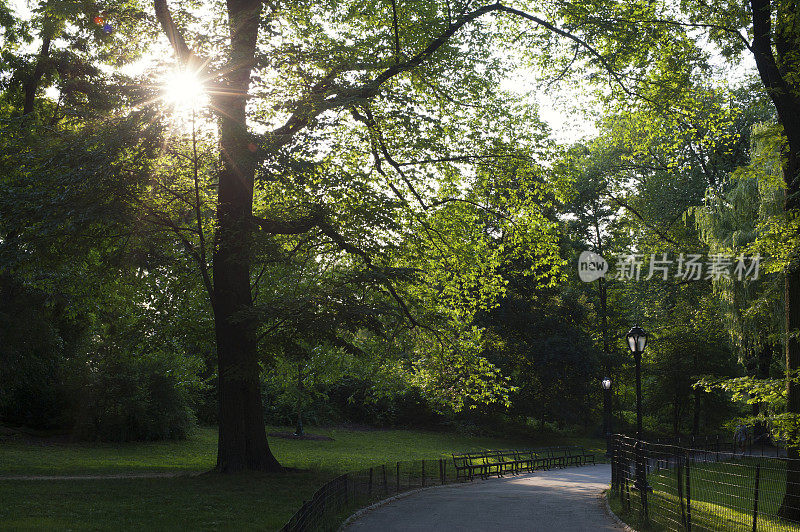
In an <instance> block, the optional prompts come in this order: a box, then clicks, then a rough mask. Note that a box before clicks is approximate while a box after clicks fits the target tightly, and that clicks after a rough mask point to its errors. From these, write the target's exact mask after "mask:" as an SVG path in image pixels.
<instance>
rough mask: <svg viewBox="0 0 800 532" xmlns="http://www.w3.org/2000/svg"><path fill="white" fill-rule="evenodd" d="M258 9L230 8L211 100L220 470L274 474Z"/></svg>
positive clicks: (246, 4)
mask: <svg viewBox="0 0 800 532" xmlns="http://www.w3.org/2000/svg"><path fill="white" fill-rule="evenodd" d="M260 7H261V2H259V1H253V0H247V1H236V0H228V15H229V18H230V20H229V24H230V33H231V55H230V59H229V63H228V69H227V74H226V75H225V76H224V80H223V83H222V87H221V90H219V91H218V94H215V95H213V96H212V101H213V104H214V107H215V109H216V111H217V113H218V116H219V139H220V150H221V157H222V161H223V166H222V169H221V171H220V173H219V197H218V204H217V233H216V248H215V252H214V325H215V328H216V338H217V357H218V363H219V447H218V453H217V470H218V471H221V472H226V473H227V472H235V471H242V470H257V471H276V470H280V469H281V467H280V464H279V463H278V461H277V460H276V459H275V457H274V456H273V455H272V453H271V452H270V449H269V445H268V444H267V436H266V429H265V425H264V412H263V406H262V404H261V390H260V385H259V365H258V356H257V351H256V322H255V319H254V316H253V300H252V294H251V291H250V254H251V234H252V212H253V211H252V209H253V179H254V174H255V163H254V159H253V154H252V153H251V152H250V150H249V149H248V145H249V143H250V138H249V134H248V131H247V126H246V121H245V105H246V97H247V93H248V89H249V85H250V73H251V69H252V65H253V61H254V56H255V45H256V37H257V34H258V20H259V14H260Z"/></svg>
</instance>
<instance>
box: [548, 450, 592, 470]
mask: <svg viewBox="0 0 800 532" xmlns="http://www.w3.org/2000/svg"><path fill="white" fill-rule="evenodd" d="M549 449H550V452H551V455H552V457H553V460H554V462H555V463H556V464H557V465H558V466H559V467H566V466H570V465H576V466H580V465H586V464H587V463H589V462H591V463H593V464H594V463H595V458H594V454H593V453H587V452H586V451H585V450H584V448H583V447H579V446H575V445H573V446H561V447H550V448H549Z"/></svg>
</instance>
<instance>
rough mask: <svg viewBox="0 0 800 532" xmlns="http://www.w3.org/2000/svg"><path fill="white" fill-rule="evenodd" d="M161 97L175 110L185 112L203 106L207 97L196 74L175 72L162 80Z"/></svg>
mask: <svg viewBox="0 0 800 532" xmlns="http://www.w3.org/2000/svg"><path fill="white" fill-rule="evenodd" d="M163 96H164V101H165V102H166V103H167V104H169V105H170V106H172V107H173V108H175V109H176V110H182V111H186V110H192V109H197V108H199V107H202V106H203V105H205V104H206V102H207V96H208V95H207V94H206V90H205V86H204V85H203V81H202V80H201V79H200V78H199V77H198V76H197V73H195V72H191V71H187V70H176V71H174V72H171V73H170V74H169V75H168V76H166V78H165V79H164V85H163Z"/></svg>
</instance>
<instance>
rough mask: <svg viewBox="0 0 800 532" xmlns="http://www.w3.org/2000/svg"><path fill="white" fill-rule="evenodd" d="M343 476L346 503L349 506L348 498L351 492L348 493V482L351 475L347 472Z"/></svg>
mask: <svg viewBox="0 0 800 532" xmlns="http://www.w3.org/2000/svg"><path fill="white" fill-rule="evenodd" d="M343 478H344V505H345V506H347V504H348V502H349V500H348V497H349V493H348V484H349V482H348V480H349V478H350V475H349V474H348V473H345V474H344V475H343Z"/></svg>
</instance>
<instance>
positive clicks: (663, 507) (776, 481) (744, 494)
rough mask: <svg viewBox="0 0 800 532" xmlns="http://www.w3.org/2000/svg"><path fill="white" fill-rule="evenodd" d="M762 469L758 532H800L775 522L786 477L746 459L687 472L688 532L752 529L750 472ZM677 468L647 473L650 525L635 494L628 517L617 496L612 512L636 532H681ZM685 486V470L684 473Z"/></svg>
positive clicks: (768, 463) (777, 466) (765, 462)
mask: <svg viewBox="0 0 800 532" xmlns="http://www.w3.org/2000/svg"><path fill="white" fill-rule="evenodd" d="M758 463H760V464H761V473H760V481H759V496H758V517H757V527H758V530H770V531H771V530H774V531H776V532H777V531H781V532H784V531H786V532H790V531H791V532H800V524H799V523H787V522H785V521H781V520H779V519H778V518H777V512H778V507H779V506H780V504H781V501H782V500H783V495H784V492H785V485H786V484H785V483H786V472H785V469H784V467H783V464H781V463H780V462H779V461H777V460H769V459H761V458H746V459H742V460H735V461H732V462H720V463H702V464H695V465H693V466H692V468H691V479H690V484H691V520H692V530H710V531H716V530H752V527H753V506H754V505H753V503H754V491H755V468H756V464H758ZM677 473H678V470H677V469H672V470H662V471H659V472H654V473H651V474H650V475H649V476H648V482H649V483H650V485H651V486H652V488H653V493H652V494H651V495H650V497H649V499H648V501H649V506H650V523H649V524H648V525H644V524H643V523H642V521H641V517H640V515H639V508H640V506H639V495H638V493H637V492H634V491H632V492H631V507H632V510H631V512H630V513H625V507H624V506H623V504H622V502H621V501H620V500H619V498H617V497H612V498H611V499H610V501H609V502H610V504H611V509H612V510H613V511H614V513H616V514H617V515H618V516H619V517H620V518H622V519H624V520H625V521H626V522H627V523H629V524H630V525H631V526H632V527H633V528H635V529H636V530H640V531H660V530H678V529H682V523H683V519H684V515H685V512H686V510H685V504H686V499H685V498H686V494H685V492H684V494H683V503H684V509H683V510H682V509H681V500H680V499H679V497H678V480H677ZM683 482H684V486H685V470H684V473H683Z"/></svg>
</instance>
